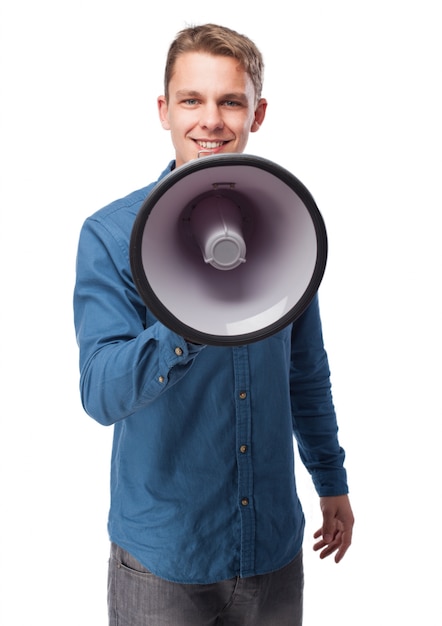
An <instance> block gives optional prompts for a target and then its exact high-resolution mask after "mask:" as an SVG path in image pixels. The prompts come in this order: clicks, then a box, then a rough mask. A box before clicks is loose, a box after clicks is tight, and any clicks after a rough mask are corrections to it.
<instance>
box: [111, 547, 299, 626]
mask: <svg viewBox="0 0 442 626" xmlns="http://www.w3.org/2000/svg"><path fill="white" fill-rule="evenodd" d="M303 588H304V572H303V564H302V552H300V553H299V554H298V556H297V557H296V558H295V559H294V560H293V561H292V562H291V563H290V564H289V565H287V566H286V567H283V568H282V569H280V570H278V571H277V572H272V573H271V574H265V575H263V576H252V577H251V578H232V579H230V580H224V581H222V582H219V583H214V584H209V585H184V584H178V583H171V582H168V581H166V580H163V579H162V578H158V577H157V576H154V575H153V574H151V573H150V572H149V571H148V570H146V569H145V568H144V567H143V566H142V565H140V563H139V562H138V561H137V560H136V559H134V558H133V557H132V556H131V555H130V554H129V553H128V552H126V551H125V550H122V549H121V548H120V547H119V546H116V545H115V544H112V545H111V556H110V560H109V584H108V607H109V626H301V624H302V603H303Z"/></svg>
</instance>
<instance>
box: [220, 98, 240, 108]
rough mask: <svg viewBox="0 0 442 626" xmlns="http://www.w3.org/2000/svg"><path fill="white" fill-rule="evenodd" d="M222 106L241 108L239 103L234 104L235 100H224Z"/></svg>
mask: <svg viewBox="0 0 442 626" xmlns="http://www.w3.org/2000/svg"><path fill="white" fill-rule="evenodd" d="M224 105H225V106H227V107H239V106H241V103H240V102H236V100H226V101H225V102H224Z"/></svg>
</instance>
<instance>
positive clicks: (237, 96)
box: [175, 89, 247, 103]
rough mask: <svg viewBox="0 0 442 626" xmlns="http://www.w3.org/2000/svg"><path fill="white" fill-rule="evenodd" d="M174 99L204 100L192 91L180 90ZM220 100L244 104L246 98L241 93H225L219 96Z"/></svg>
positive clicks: (198, 93) (197, 92)
mask: <svg viewBox="0 0 442 626" xmlns="http://www.w3.org/2000/svg"><path fill="white" fill-rule="evenodd" d="M175 97H176V98H177V100H181V99H182V98H197V99H203V98H204V96H203V94H202V93H200V92H199V91H195V90H194V89H180V90H179V91H177V92H176V93H175ZM220 100H239V102H243V103H246V102H247V96H246V95H245V94H244V93H242V92H234V93H226V94H223V95H222V96H221V98H220Z"/></svg>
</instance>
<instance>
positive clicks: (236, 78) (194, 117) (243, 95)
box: [158, 52, 267, 167]
mask: <svg viewBox="0 0 442 626" xmlns="http://www.w3.org/2000/svg"><path fill="white" fill-rule="evenodd" d="M257 87H258V86H256V87H255V85H254V83H253V80H252V78H251V76H250V74H249V73H248V72H247V71H246V70H245V69H244V68H243V67H242V66H241V65H239V64H238V60H237V59H236V58H232V57H228V56H220V55H213V54H210V53H206V52H184V53H181V54H180V55H179V56H178V57H177V58H176V60H175V63H174V65H173V72H172V73H171V76H170V81H169V83H168V88H167V90H166V95H164V96H160V97H159V98H158V108H159V113H160V119H161V122H162V125H163V128H165V129H167V130H170V131H171V136H172V142H173V145H174V147H175V153H176V166H177V167H179V166H180V165H183V163H186V162H187V161H189V160H191V159H195V158H196V157H197V156H198V153H200V152H204V153H212V154H219V153H220V152H244V150H245V148H246V145H247V141H248V138H249V134H250V132H255V131H257V130H258V129H259V127H260V125H261V124H262V122H263V120H264V117H265V111H266V107H267V102H266V100H265V99H264V98H261V97H259V94H257V91H256V89H257Z"/></svg>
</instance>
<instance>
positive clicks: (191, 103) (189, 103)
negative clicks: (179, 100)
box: [183, 98, 198, 106]
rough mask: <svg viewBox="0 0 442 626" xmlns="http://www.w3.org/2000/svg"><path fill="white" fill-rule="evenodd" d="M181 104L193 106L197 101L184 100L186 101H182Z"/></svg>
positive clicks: (192, 99) (193, 99)
mask: <svg viewBox="0 0 442 626" xmlns="http://www.w3.org/2000/svg"><path fill="white" fill-rule="evenodd" d="M183 103H184V104H187V105H188V106H195V105H196V104H198V100H197V99H196V98H186V100H183Z"/></svg>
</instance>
